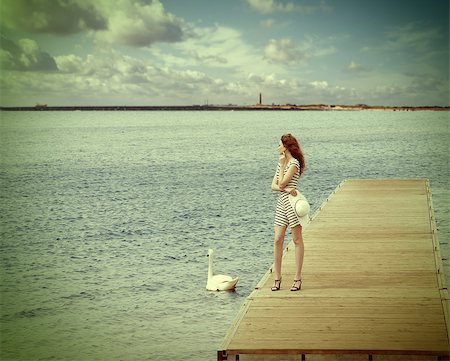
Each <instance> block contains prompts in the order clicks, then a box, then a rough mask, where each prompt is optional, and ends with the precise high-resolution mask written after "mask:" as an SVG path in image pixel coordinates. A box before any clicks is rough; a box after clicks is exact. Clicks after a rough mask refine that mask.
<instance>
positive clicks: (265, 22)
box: [260, 19, 275, 29]
mask: <svg viewBox="0 0 450 361" xmlns="http://www.w3.org/2000/svg"><path fill="white" fill-rule="evenodd" d="M274 24H275V21H274V20H273V19H266V20H262V21H261V22H260V25H261V26H262V27H263V28H267V29H270V28H271V27H273V26H274Z"/></svg>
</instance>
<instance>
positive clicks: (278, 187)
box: [272, 134, 305, 291]
mask: <svg viewBox="0 0 450 361" xmlns="http://www.w3.org/2000/svg"><path fill="white" fill-rule="evenodd" d="M278 153H279V155H280V156H279V159H278V166H277V171H276V173H275V176H274V177H273V181H272V190H273V191H276V192H280V194H279V196H278V200H277V207H276V211H275V238H274V265H275V283H274V285H273V287H272V291H278V290H279V289H280V287H281V257H282V255H283V242H284V236H285V234H286V229H287V226H288V225H289V226H290V227H291V233H292V240H293V242H294V244H295V266H296V267H295V278H294V284H293V285H292V287H291V291H299V290H300V289H301V287H302V266H303V257H304V253H305V250H304V246H303V236H302V225H301V221H300V220H299V218H298V217H297V215H296V213H295V211H294V209H293V207H292V206H291V204H290V202H289V194H291V195H293V196H296V195H297V190H296V187H297V184H298V182H299V180H300V176H301V175H302V173H303V171H304V170H305V159H304V156H303V152H302V150H301V148H300V145H299V144H298V142H297V139H295V137H294V136H293V135H292V134H285V135H283V136H282V137H281V139H280V143H279V145H278Z"/></svg>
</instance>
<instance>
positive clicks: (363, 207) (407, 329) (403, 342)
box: [217, 179, 450, 360]
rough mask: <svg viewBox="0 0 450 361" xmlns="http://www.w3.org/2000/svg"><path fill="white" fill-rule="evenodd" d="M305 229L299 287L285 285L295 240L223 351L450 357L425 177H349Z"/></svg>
mask: <svg viewBox="0 0 450 361" xmlns="http://www.w3.org/2000/svg"><path fill="white" fill-rule="evenodd" d="M303 235H304V243H305V263H304V267H303V286H302V290H301V291H299V292H291V291H290V290H289V289H290V286H291V284H292V281H293V279H294V262H295V261H294V246H293V244H292V243H290V244H289V246H288V247H287V248H286V249H285V251H284V255H283V269H282V273H283V281H282V285H281V290H280V291H278V292H272V291H271V290H270V287H271V286H272V284H273V280H274V277H273V274H272V273H271V269H269V270H268V272H267V273H266V274H265V275H264V276H263V278H262V279H261V281H260V282H259V283H258V285H257V286H256V288H255V290H254V291H253V292H252V293H251V294H250V296H249V297H248V298H247V299H246V301H245V302H244V304H243V306H242V308H241V310H240V311H239V313H238V314H237V316H236V318H235V320H234V322H233V324H232V325H231V327H230V328H229V331H228V333H227V335H226V337H225V339H224V340H223V342H222V344H221V345H220V347H219V349H218V352H217V358H218V360H347V359H350V360H385V359H392V357H393V359H394V360H397V359H399V360H400V359H401V360H411V359H413V360H416V359H417V360H422V359H423V360H448V359H449V355H450V351H449V350H450V347H449V329H450V324H449V308H450V307H449V305H450V301H449V294H448V289H447V283H446V279H445V278H446V277H445V275H444V273H443V268H442V260H441V254H440V249H439V241H438V238H437V230H436V224H435V220H434V211H433V205H432V199H431V192H430V189H429V183H428V181H427V180H420V179H419V180H347V181H344V182H342V183H341V184H340V185H339V186H338V187H337V188H336V190H335V191H334V192H333V193H332V194H331V195H330V197H329V198H328V199H327V200H326V201H325V202H324V204H323V205H322V206H321V207H320V209H319V210H318V211H317V212H316V214H315V215H314V217H313V219H312V221H311V223H310V224H309V225H308V226H307V227H306V228H305V229H304V232H303ZM271 355H272V356H271ZM275 355H277V356H275ZM345 355H348V358H346V356H345ZM389 357H391V358H389ZM402 357H403V358H402Z"/></svg>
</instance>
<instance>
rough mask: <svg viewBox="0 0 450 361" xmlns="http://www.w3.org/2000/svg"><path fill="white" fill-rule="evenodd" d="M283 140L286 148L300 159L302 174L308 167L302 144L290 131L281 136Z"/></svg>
mask: <svg viewBox="0 0 450 361" xmlns="http://www.w3.org/2000/svg"><path fill="white" fill-rule="evenodd" d="M281 142H282V143H283V145H284V146H285V148H286V149H287V150H288V151H289V152H291V154H292V156H293V157H294V158H295V159H297V160H298V162H299V163H300V172H299V173H300V175H302V173H303V171H304V170H305V168H306V163H305V157H304V155H303V151H302V149H301V148H300V144H298V142H297V139H295V137H294V136H293V135H292V134H290V133H288V134H284V135H282V136H281Z"/></svg>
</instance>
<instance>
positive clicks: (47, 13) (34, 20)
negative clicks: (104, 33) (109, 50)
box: [0, 0, 107, 35]
mask: <svg viewBox="0 0 450 361" xmlns="http://www.w3.org/2000/svg"><path fill="white" fill-rule="evenodd" d="M0 19H1V23H2V24H3V25H4V26H6V27H7V28H10V29H12V30H18V31H28V32H36V33H47V34H56V35H68V34H74V33H78V32H80V31H84V30H101V29H105V28H106V27H107V19H106V18H105V17H104V15H103V14H102V13H101V12H100V9H98V8H97V7H96V6H94V2H89V1H84V0H58V1H54V0H39V1H29V0H2V11H1V12H0Z"/></svg>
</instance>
